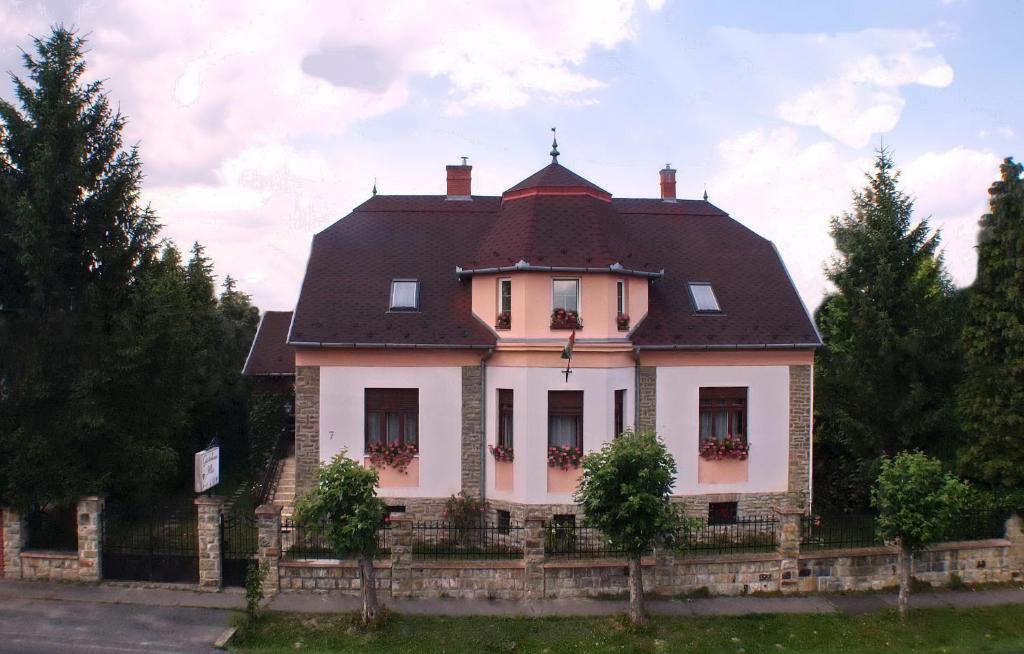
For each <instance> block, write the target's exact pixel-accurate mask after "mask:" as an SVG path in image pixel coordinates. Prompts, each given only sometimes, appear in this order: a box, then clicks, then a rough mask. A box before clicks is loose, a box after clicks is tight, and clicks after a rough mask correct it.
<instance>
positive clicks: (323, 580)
mask: <svg viewBox="0 0 1024 654" xmlns="http://www.w3.org/2000/svg"><path fill="white" fill-rule="evenodd" d="M373 568H374V572H375V582H376V586H377V591H378V592H379V593H381V597H383V598H387V597H390V595H391V564H390V563H388V562H383V563H382V562H380V561H377V562H374V564H373ZM279 576H280V580H281V592H282V593H294V592H301V591H306V592H314V593H333V594H338V595H359V594H360V592H361V591H362V581H361V580H360V579H359V565H358V564H357V563H356V562H355V561H334V562H329V561H282V562H281V564H280V571H279Z"/></svg>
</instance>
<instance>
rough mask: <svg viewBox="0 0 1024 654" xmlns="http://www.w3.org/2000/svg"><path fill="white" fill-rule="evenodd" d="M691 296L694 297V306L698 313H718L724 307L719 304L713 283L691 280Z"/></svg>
mask: <svg viewBox="0 0 1024 654" xmlns="http://www.w3.org/2000/svg"><path fill="white" fill-rule="evenodd" d="M690 297H691V298H692V299H693V307H694V309H696V310H697V313H718V312H720V311H721V310H722V309H721V308H720V307H719V306H718V298H717V297H715V291H714V289H712V288H711V284H708V283H706V282H691V283H690Z"/></svg>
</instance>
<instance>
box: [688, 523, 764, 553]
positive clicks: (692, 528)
mask: <svg viewBox="0 0 1024 654" xmlns="http://www.w3.org/2000/svg"><path fill="white" fill-rule="evenodd" d="M778 524H779V523H778V520H777V519H776V518H775V516H773V515H762V516H750V517H747V518H740V519H738V520H736V521H735V522H730V523H727V524H708V522H707V520H703V519H696V520H693V519H691V520H688V521H687V524H685V525H684V526H683V528H682V529H680V530H679V532H678V533H677V534H676V542H675V548H676V550H677V551H679V552H681V553H683V554H731V553H733V552H771V551H774V550H775V548H776V547H777V545H778V540H777V534H776V531H777V527H778Z"/></svg>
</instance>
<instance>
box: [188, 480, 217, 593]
mask: <svg viewBox="0 0 1024 654" xmlns="http://www.w3.org/2000/svg"><path fill="white" fill-rule="evenodd" d="M195 504H196V534H197V538H198V539H199V543H198V545H199V588H200V589H203V590H220V587H221V581H222V578H223V568H222V565H223V561H222V560H221V542H220V540H221V538H220V536H221V529H220V527H221V520H222V514H223V510H224V498H223V497H217V496H213V497H197V498H196V500H195Z"/></svg>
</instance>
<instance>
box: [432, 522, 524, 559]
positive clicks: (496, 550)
mask: <svg viewBox="0 0 1024 654" xmlns="http://www.w3.org/2000/svg"><path fill="white" fill-rule="evenodd" d="M412 554H413V558H415V559H421V560H427V561H431V560H447V559H519V558H522V557H523V528H522V525H519V524H518V523H515V522H512V523H509V524H507V525H492V524H488V523H487V522H484V521H481V522H474V523H470V524H453V523H451V522H417V523H414V524H413V525H412Z"/></svg>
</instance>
